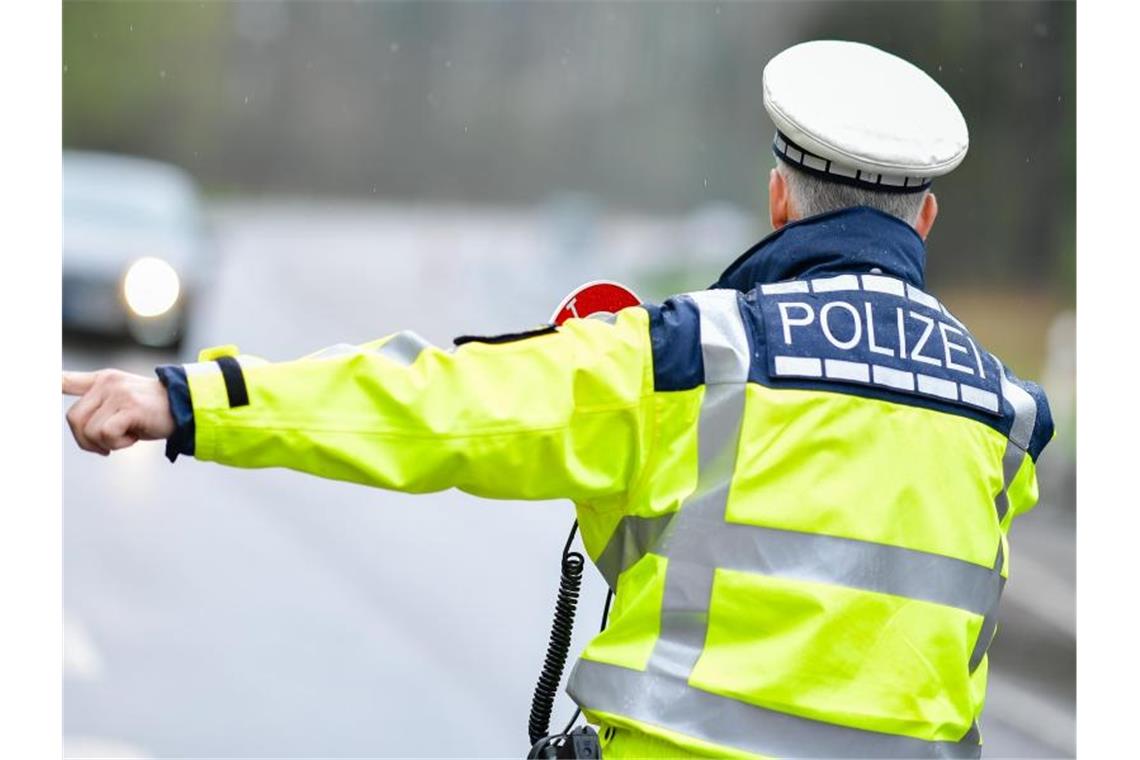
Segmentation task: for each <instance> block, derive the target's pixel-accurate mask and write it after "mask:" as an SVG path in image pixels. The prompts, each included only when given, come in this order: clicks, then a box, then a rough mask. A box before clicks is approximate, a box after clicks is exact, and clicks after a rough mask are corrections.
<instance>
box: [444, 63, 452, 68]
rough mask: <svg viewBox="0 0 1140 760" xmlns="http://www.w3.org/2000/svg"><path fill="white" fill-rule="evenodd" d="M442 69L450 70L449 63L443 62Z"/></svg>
mask: <svg viewBox="0 0 1140 760" xmlns="http://www.w3.org/2000/svg"><path fill="white" fill-rule="evenodd" d="M443 67H444V68H445V69H450V68H451V61H444V62H443Z"/></svg>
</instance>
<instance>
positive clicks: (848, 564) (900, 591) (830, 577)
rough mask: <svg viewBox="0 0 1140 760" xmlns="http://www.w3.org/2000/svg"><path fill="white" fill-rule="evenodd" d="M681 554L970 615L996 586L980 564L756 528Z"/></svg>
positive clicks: (729, 527) (995, 576)
mask: <svg viewBox="0 0 1140 760" xmlns="http://www.w3.org/2000/svg"><path fill="white" fill-rule="evenodd" d="M673 554H676V551H674V552H673V553H672V554H671V556H673ZM684 556H685V557H686V559H688V560H689V561H691V562H696V563H700V564H702V565H708V566H716V567H721V568H724V569H726V570H740V571H744V572H749V573H758V574H762V575H771V576H778V577H781V578H792V579H795V580H803V581H813V582H817V583H827V584H831V585H834V586H843V587H846V588H856V589H862V590H865V591H874V592H878V593H881V594H892V595H894V596H902V597H906V598H907V599H919V600H922V601H927V602H933V603H935V604H943V605H946V606H947V607H955V608H957V609H960V610H966V611H967V612H973V613H974V614H977V615H984V614H986V612H988V611H989V610H991V609H993V607H995V606H996V604H997V599H998V596H999V595H1000V593H1001V586H1002V578H1001V575H1000V573H999V572H997V571H995V570H993V569H991V568H990V567H989V566H987V565H978V564H974V563H973V562H966V561H965V560H960V559H955V558H954V557H947V556H945V555H942V554H933V553H930V552H923V551H918V550H915V549H906V548H903V547H901V546H891V545H889V544H880V543H874V542H871V541H860V540H857V539H853V538H840V537H838V536H825V535H821V534H817V533H801V532H798V531H791V530H779V529H776V528H764V527H760V526H758V525H740V524H734V523H729V524H725V525H722V526H720V527H719V529H717V528H713V529H707V528H706V529H704V530H703V531H702V532H701V533H699V534H696V535H694V536H693V537H692V539H691V540H690V541H688V542H686V544H685V546H684ZM999 569H1000V568H999Z"/></svg>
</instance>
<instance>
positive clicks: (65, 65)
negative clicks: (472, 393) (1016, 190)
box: [63, 63, 1060, 100]
mask: <svg viewBox="0 0 1140 760" xmlns="http://www.w3.org/2000/svg"><path fill="white" fill-rule="evenodd" d="M63 73H64V74H66V73H67V64H66V63H65V64H63ZM1057 100H1060V98H1057Z"/></svg>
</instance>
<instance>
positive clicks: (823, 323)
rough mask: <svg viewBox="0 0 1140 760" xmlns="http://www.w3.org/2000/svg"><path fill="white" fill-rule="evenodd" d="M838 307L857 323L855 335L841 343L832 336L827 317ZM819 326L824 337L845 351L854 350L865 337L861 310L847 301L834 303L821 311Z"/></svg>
mask: <svg viewBox="0 0 1140 760" xmlns="http://www.w3.org/2000/svg"><path fill="white" fill-rule="evenodd" d="M836 306H840V307H842V308H844V309H847V311H848V312H849V313H850V314H851V319H852V320H854V322H855V333H854V334H853V335H852V336H851V339H850V340H846V341H839V340H836V339H835V336H834V335H832V334H831V326H830V325H829V324H828V323H827V315H828V314H829V313H831V310H832V309H834V308H835V307H836ZM819 326H820V327H822V328H823V337H825V338H827V340H828V342H829V343H831V345H833V346H835V347H836V348H841V349H843V350H844V351H846V350H849V349H852V348H854V347H855V344H857V343H858V342H859V339H860V338H862V337H863V323H862V322H861V321H860V320H859V310H858V309H856V308H855V307H854V306H852V305H851V304H849V303H847V302H846V301H832V302H831V303H829V304H827V305H825V306H824V307H823V308H822V309H820V310H819Z"/></svg>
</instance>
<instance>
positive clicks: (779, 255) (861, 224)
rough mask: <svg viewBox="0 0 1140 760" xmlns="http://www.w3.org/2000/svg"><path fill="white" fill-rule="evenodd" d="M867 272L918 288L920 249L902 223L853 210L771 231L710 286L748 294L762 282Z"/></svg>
mask: <svg viewBox="0 0 1140 760" xmlns="http://www.w3.org/2000/svg"><path fill="white" fill-rule="evenodd" d="M873 269H878V270H880V271H881V272H882V274H885V275H890V276H893V277H898V278H900V279H902V280H905V281H906V282H909V283H910V284H911V285H914V286H915V287H917V288H922V287H924V285H925V282H924V280H925V270H926V245H925V244H924V243H923V242H922V238H920V237H919V236H918V233H917V232H915V231H914V228H913V227H911V226H910V225H909V224H907V223H906V222H904V221H902V220H900V219H897V218H895V217H893V216H891V215H890V214H886V213H884V212H882V211H879V210H877V209H873V208H869V207H867V206H855V207H852V208H845V209H841V210H839V211H832V212H829V213H826V214H820V215H818V216H812V217H808V218H807V219H801V220H799V221H796V222H792V223H791V224H788V225H786V226H784V227H782V228H780V229H779V230H776V231H775V232H773V233H772V234H771V235H768V237H766V238H764V239H763V240H761V241H760V242H759V243H757V244H756V245H754V246H752V247H751V248H749V249H748V250H747V251H745V253H744V254H743V255H742V256H741V257H740V258H738V259H737V260H736V261H734V262H733V263H732V265H731V266H729V268H728V269H726V270H725V271H724V274H722V275H721V276H720V279H718V280H717V281H716V283H714V284H713V286H712V287H714V288H734V289H736V290H739V291H742V292H748V291H750V290H752V289H753V288H755V287H756V286H757V285H759V284H762V283H770V282H780V281H782V280H791V279H803V278H808V277H818V276H821V275H827V274H839V273H841V272H870V271H872V270H873Z"/></svg>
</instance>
